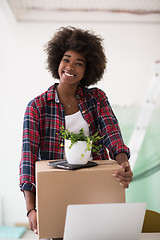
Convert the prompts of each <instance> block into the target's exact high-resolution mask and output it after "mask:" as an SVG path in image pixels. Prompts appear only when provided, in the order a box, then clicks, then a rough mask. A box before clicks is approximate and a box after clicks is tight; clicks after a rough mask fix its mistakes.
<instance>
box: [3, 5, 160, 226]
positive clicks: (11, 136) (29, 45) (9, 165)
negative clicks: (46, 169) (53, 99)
mask: <svg viewBox="0 0 160 240" xmlns="http://www.w3.org/2000/svg"><path fill="white" fill-rule="evenodd" d="M67 25H73V26H76V27H82V28H87V29H93V30H94V31H95V32H96V33H97V34H100V35H102V36H103V38H104V39H105V41H104V45H105V50H106V54H107V58H108V66H107V73H106V74H105V76H104V79H103V80H102V82H101V83H99V84H98V86H99V87H101V88H102V89H103V90H104V91H105V92H106V93H107V95H108V96H109V99H110V102H111V104H112V105H114V104H116V105H117V104H119V105H121V106H122V105H129V106H131V105H133V104H139V105H141V104H142V103H143V101H144V97H145V93H146V90H147V87H148V84H149V81H150V79H151V74H152V69H151V65H152V64H153V62H154V61H155V60H157V59H160V44H159V43H160V25H159V24H133V23H132V24H124V23H117V24H116V23H114V24H112V23H97V24H96V23H93V24H92V23H76V24H74V23H69V22H68V23H19V22H16V21H15V19H14V17H13V16H12V13H11V12H10V9H9V8H8V6H7V1H1V3H0V35H1V37H0V68H1V70H0V89H1V94H0V104H1V105H0V109H1V120H0V121H1V130H0V136H1V140H0V141H1V142H0V143H1V144H0V146H1V151H0V153H1V168H0V189H1V190H0V196H1V197H2V204H3V213H2V214H3V224H14V223H15V222H25V221H27V218H26V217H25V214H26V211H25V202H24V199H23V194H22V193H21V192H20V191H19V187H18V184H19V180H18V178H19V176H18V173H19V169H18V166H19V161H20V155H21V137H22V125H23V114H24V110H25V107H26V105H27V103H28V102H29V101H30V100H31V99H32V98H34V97H35V96H37V95H38V94H40V93H41V92H43V91H45V90H46V89H47V88H48V87H49V86H50V85H52V84H53V83H54V80H53V79H52V78H51V75H50V74H49V73H48V72H47V70H46V65H45V60H46V56H45V54H44V51H43V47H44V44H45V43H46V42H47V41H48V40H49V39H50V37H51V36H52V35H53V33H54V32H55V31H56V29H57V28H59V27H60V26H67ZM158 101H159V100H158ZM158 104H159V102H158Z"/></svg>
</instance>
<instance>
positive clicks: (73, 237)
mask: <svg viewBox="0 0 160 240" xmlns="http://www.w3.org/2000/svg"><path fill="white" fill-rule="evenodd" d="M145 211H146V203H112V204H84V205H83V204H82V205H69V206H68V208H67V214H66V221H65V229H64V238H63V239H64V240H139V239H140V235H141V231H142V226H143V221H144V216H145Z"/></svg>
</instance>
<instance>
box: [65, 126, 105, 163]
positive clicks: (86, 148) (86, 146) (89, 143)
mask: <svg viewBox="0 0 160 240" xmlns="http://www.w3.org/2000/svg"><path fill="white" fill-rule="evenodd" d="M61 135H62V137H63V138H64V139H65V141H64V144H65V146H64V147H65V155H66V159H67V162H68V163H69V164H87V162H88V161H89V158H90V156H91V150H92V151H93V152H95V151H98V150H99V146H96V145H94V143H95V142H97V140H99V139H100V138H101V137H100V136H98V132H96V133H95V134H94V135H93V136H89V137H87V136H85V134H84V129H83V128H82V129H80V131H79V133H73V132H70V131H69V130H68V129H64V127H61ZM62 145H63V144H62ZM62 145H61V146H62Z"/></svg>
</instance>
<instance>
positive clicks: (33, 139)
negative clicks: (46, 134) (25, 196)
mask: <svg viewBox="0 0 160 240" xmlns="http://www.w3.org/2000/svg"><path fill="white" fill-rule="evenodd" d="M39 143H40V134H39V112H38V110H37V108H36V105H35V103H34V102H30V103H29V104H28V106H27V108H26V111H25V115H24V123H23V143H22V156H21V161H20V189H21V191H24V190H29V191H33V192H35V162H36V161H37V160H38V156H39Z"/></svg>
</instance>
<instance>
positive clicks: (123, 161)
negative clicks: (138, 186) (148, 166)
mask: <svg viewBox="0 0 160 240" xmlns="http://www.w3.org/2000/svg"><path fill="white" fill-rule="evenodd" d="M116 160H117V162H118V164H119V165H120V169H119V170H116V171H114V173H113V176H114V177H116V178H117V180H118V181H119V182H120V184H121V185H122V186H123V187H124V188H128V187H129V184H130V182H131V181H132V177H133V173H132V171H131V167H130V164H129V162H128V158H127V155H126V153H120V154H118V155H117V156H116Z"/></svg>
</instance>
